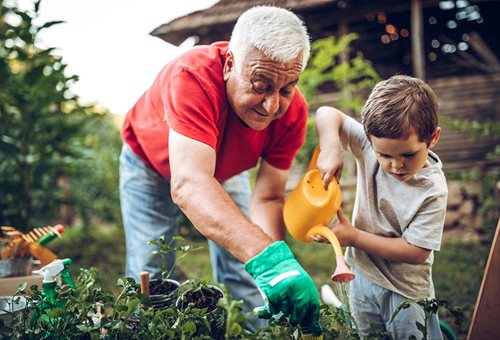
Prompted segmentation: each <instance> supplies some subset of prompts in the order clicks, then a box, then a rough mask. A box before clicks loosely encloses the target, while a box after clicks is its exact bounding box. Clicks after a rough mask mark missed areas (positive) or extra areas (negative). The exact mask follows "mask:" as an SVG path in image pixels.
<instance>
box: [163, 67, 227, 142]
mask: <svg viewBox="0 0 500 340" xmlns="http://www.w3.org/2000/svg"><path fill="white" fill-rule="evenodd" d="M162 96H163V103H164V105H165V107H164V112H165V120H166V121H167V124H168V126H169V127H170V128H172V129H174V131H176V132H177V133H180V134H182V135H184V136H186V137H189V138H192V139H195V140H197V141H200V142H202V143H205V144H207V145H209V146H211V147H212V148H214V149H215V148H216V144H217V126H216V120H217V117H216V115H218V111H217V110H216V109H215V108H214V103H213V101H212V100H211V97H210V95H209V94H208V93H207V92H206V90H205V89H204V87H203V86H202V84H200V82H199V81H198V79H197V77H195V76H194V75H193V73H192V72H191V71H189V70H187V69H184V68H181V69H180V70H179V71H178V72H177V73H176V74H174V75H173V76H172V77H171V79H170V80H169V81H168V82H165V86H163V90H162Z"/></svg>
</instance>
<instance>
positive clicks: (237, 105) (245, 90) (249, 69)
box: [224, 49, 302, 130]
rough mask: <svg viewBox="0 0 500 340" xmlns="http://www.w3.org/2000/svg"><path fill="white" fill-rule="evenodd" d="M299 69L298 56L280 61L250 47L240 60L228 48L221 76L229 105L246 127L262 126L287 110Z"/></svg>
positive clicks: (300, 67) (300, 60)
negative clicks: (287, 60) (224, 82)
mask: <svg viewBox="0 0 500 340" xmlns="http://www.w3.org/2000/svg"><path fill="white" fill-rule="evenodd" d="M301 70H302V58H301V57H298V58H296V59H294V60H293V61H291V62H287V63H281V62H278V61H274V60H271V59H269V58H268V57H266V56H265V55H264V53H262V52H261V51H259V50H257V49H252V50H251V51H250V52H248V53H247V55H246V56H245V60H243V61H241V60H234V58H233V54H232V53H231V52H229V51H228V54H227V58H226V63H225V64H224V80H225V81H226V95H227V98H228V101H229V105H231V107H232V108H233V110H234V111H235V112H236V114H237V115H238V117H239V118H240V119H241V120H242V121H243V122H244V123H245V124H246V125H248V126H249V127H250V128H252V129H255V130H262V129H265V128H266V127H267V126H269V124H270V123H271V122H272V121H273V120H275V119H277V118H279V117H280V116H282V115H283V114H284V113H285V112H286V110H288V106H289V105H290V102H291V101H292V98H293V95H294V91H295V85H296V84H297V82H298V81H299V76H300V73H301Z"/></svg>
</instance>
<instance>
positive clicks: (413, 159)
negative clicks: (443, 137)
mask: <svg viewBox="0 0 500 340" xmlns="http://www.w3.org/2000/svg"><path fill="white" fill-rule="evenodd" d="M440 132H441V129H440V128H439V127H438V128H437V129H436V131H435V132H434V134H433V135H432V137H431V142H430V144H429V145H427V143H426V142H421V141H419V139H418V135H417V134H416V133H412V134H411V135H410V136H409V137H407V138H404V137H403V138H400V139H391V138H378V137H375V136H370V140H371V143H372V147H373V150H375V154H376V156H377V160H378V162H379V164H380V166H381V167H382V169H383V170H384V171H385V172H387V173H388V174H390V175H392V176H393V177H394V178H396V179H397V180H399V181H403V182H406V181H408V180H410V179H411V178H413V176H414V175H415V174H416V173H417V172H418V171H420V170H421V169H423V168H425V167H427V166H429V163H428V162H427V154H428V151H429V149H430V148H432V147H434V146H435V145H436V144H437V141H438V139H439V135H440Z"/></svg>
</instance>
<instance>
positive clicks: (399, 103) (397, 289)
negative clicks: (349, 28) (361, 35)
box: [316, 75, 448, 339]
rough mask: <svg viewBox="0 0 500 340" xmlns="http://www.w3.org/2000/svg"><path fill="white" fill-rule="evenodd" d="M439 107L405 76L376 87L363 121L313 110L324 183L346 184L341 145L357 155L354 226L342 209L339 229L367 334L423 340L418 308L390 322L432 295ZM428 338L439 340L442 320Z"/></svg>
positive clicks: (439, 197) (437, 237) (440, 195)
mask: <svg viewBox="0 0 500 340" xmlns="http://www.w3.org/2000/svg"><path fill="white" fill-rule="evenodd" d="M437 107H438V105H437V100H436V96H435V94H434V92H433V91H432V90H431V88H430V87H429V86H428V85H427V84H425V83H424V82H423V81H421V80H419V79H416V78H412V77H409V76H401V75H398V76H394V77H392V78H390V79H388V80H385V81H382V82H380V83H378V84H377V85H376V86H375V88H374V89H373V91H372V93H371V94H370V97H369V98H368V100H367V102H366V104H365V106H364V108H363V110H362V111H361V116H362V124H360V123H358V122H357V121H356V120H354V119H353V118H351V117H348V116H346V115H345V114H344V113H342V112H340V111H339V110H337V109H334V108H331V107H321V108H319V109H318V111H317V113H316V131H317V134H318V137H319V143H320V149H321V152H320V154H319V158H318V161H317V166H318V169H319V170H320V171H321V174H322V178H323V184H324V186H325V187H326V186H327V185H328V183H329V182H330V181H331V180H332V179H333V178H336V180H337V181H339V180H340V175H341V171H342V165H343V163H342V155H341V149H342V148H344V149H346V150H348V151H350V152H351V153H352V154H353V156H354V157H355V158H356V165H357V190H356V200H355V204H354V211H353V214H352V224H351V223H350V222H349V221H348V220H347V219H346V218H345V217H344V216H343V214H342V212H341V211H340V210H339V213H338V218H339V224H338V225H337V226H336V227H335V228H334V229H333V231H334V232H335V234H336V235H337V237H338V239H339V241H340V243H341V244H342V245H343V246H347V247H348V248H347V251H346V259H347V261H348V263H349V265H350V266H351V269H352V270H353V272H354V273H355V274H356V278H355V279H354V280H353V281H352V282H351V284H350V305H351V311H352V313H353V316H354V318H355V320H356V322H357V324H358V327H359V332H360V335H361V336H367V335H368V334H369V333H370V332H372V331H374V330H378V331H384V330H386V331H388V332H389V333H391V335H392V336H393V337H394V338H395V339H408V338H409V337H410V336H412V335H414V336H416V337H417V338H420V337H421V333H420V331H419V330H418V329H417V326H416V321H419V322H421V323H423V317H422V311H421V310H419V308H418V307H414V306H412V307H411V308H408V309H404V310H402V311H401V312H400V313H399V314H398V315H397V316H396V318H395V320H394V321H393V322H390V319H391V317H392V314H393V312H394V311H395V310H396V308H397V307H398V306H399V305H400V303H401V302H403V301H405V300H407V299H413V300H419V299H424V298H430V297H433V296H434V288H433V283H432V271H431V267H432V263H433V259H434V256H433V251H434V250H439V248H440V244H441V236H442V232H443V224H444V218H445V213H446V201H447V196H448V190H447V185H446V178H445V176H444V174H443V171H442V169H441V168H442V164H441V161H440V160H439V158H438V156H437V155H436V154H435V153H433V152H432V151H431V150H430V149H431V148H433V147H434V146H435V145H436V144H437V142H438V140H439V135H440V132H441V128H440V127H438V126H437V124H438V118H437ZM428 339H442V335H441V332H440V329H439V321H438V318H437V315H436V314H434V315H433V317H432V319H431V320H430V324H429V334H428Z"/></svg>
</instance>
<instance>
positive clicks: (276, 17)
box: [229, 6, 310, 69]
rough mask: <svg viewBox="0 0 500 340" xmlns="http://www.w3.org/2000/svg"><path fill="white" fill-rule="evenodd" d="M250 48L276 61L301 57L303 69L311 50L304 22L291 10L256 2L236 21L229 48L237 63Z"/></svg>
mask: <svg viewBox="0 0 500 340" xmlns="http://www.w3.org/2000/svg"><path fill="white" fill-rule="evenodd" d="M251 48H257V49H259V50H260V51H262V52H263V53H264V54H265V55H266V56H268V57H269V58H271V59H273V60H277V61H279V62H289V61H292V60H294V59H295V58H297V57H299V56H301V57H302V69H304V68H305V67H306V65H307V60H308V59H309V54H310V43H309V35H308V33H307V29H306V26H305V25H304V23H303V22H302V21H301V20H300V19H299V18H298V17H297V15H295V14H294V13H293V12H291V11H289V10H286V9H284V8H278V7H272V6H255V7H252V8H250V9H249V10H247V11H246V12H244V13H243V14H242V15H241V16H240V17H239V18H238V21H237V22H236V24H235V26H234V28H233V32H232V33H231V39H230V41H229V50H230V51H231V52H232V53H233V55H234V57H235V60H236V63H242V62H243V60H244V56H245V55H246V54H247V52H248V51H249V50H250V49H251Z"/></svg>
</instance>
